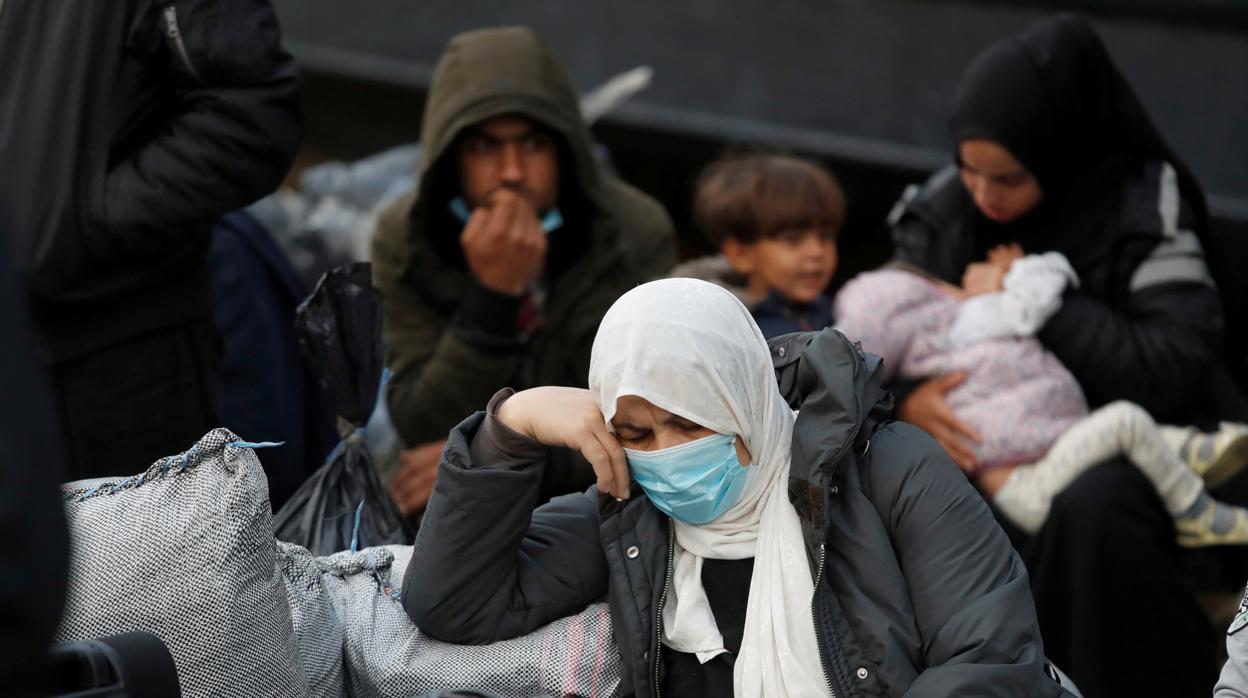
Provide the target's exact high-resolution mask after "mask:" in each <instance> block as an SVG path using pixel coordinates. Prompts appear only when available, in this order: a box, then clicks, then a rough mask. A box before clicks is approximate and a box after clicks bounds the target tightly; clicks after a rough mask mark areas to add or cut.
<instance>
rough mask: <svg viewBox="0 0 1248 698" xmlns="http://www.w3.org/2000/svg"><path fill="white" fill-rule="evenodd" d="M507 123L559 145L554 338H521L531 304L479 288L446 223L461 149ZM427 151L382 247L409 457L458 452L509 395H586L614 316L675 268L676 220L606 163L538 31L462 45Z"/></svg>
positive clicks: (387, 223)
mask: <svg viewBox="0 0 1248 698" xmlns="http://www.w3.org/2000/svg"><path fill="white" fill-rule="evenodd" d="M503 114H519V115H522V116H526V117H528V118H530V119H532V120H534V121H536V122H538V123H540V124H542V125H543V126H545V127H546V128H549V129H550V130H551V131H552V132H553V133H554V134H555V135H556V141H559V142H560V143H559V148H560V153H561V159H560V167H561V169H560V200H559V207H560V209H561V211H562V212H563V214H564V218H565V221H566V223H565V225H564V226H563V227H562V228H560V229H559V230H558V231H556V232H555V233H552V234H551V250H550V252H549V254H548V258H547V267H548V270H550V271H549V277H548V279H547V296H546V301H545V323H544V325H543V329H540V330H539V331H538V332H537V333H536V334H534V335H532V336H530V337H528V338H527V339H522V338H521V337H520V336H519V335H518V333H517V332H516V329H515V327H516V318H517V313H519V312H520V305H521V301H520V299H518V298H512V297H508V296H505V295H502V294H497V293H494V292H492V291H489V290H488V289H485V288H484V287H483V286H481V285H480V284H478V283H477V282H476V281H475V279H474V278H473V276H472V275H471V273H470V272H469V271H468V268H467V266H466V263H465V262H464V259H463V254H462V250H461V248H460V247H459V234H460V232H461V230H462V227H461V225H460V224H459V222H458V221H456V220H454V219H453V218H451V217H449V216H448V215H447V205H448V202H449V200H450V199H451V198H452V197H454V196H456V195H458V194H459V184H458V180H457V167H456V163H455V162H454V152H453V150H454V149H453V147H452V146H453V145H454V144H455V143H456V140H457V138H458V136H459V134H460V133H461V132H462V131H463V130H464V129H466V128H467V127H469V126H472V125H473V124H476V123H478V122H480V121H483V120H485V119H489V118H492V117H495V116H499V115H503ZM421 143H422V147H423V149H424V151H423V159H422V164H421V171H420V178H419V185H418V188H417V191H416V192H414V193H413V194H411V195H409V196H406V197H404V198H402V199H401V200H399V201H397V202H396V203H395V204H394V205H393V206H391V207H390V208H389V209H388V210H386V211H385V212H384V213H383V214H382V216H381V218H380V220H379V222H378V226H377V231H376V236H375V238H374V241H373V278H374V284H375V285H376V286H377V288H379V289H380V290H381V292H382V294H383V295H384V297H385V302H384V307H385V314H384V318H385V324H384V337H385V341H386V345H387V347H388V352H389V354H388V358H387V365H388V366H389V368H390V370H391V378H390V383H389V386H388V389H387V396H386V397H387V403H388V406H389V408H390V414H391V416H392V418H393V420H394V424H395V426H396V427H397V429H398V432H399V434H400V436H402V437H403V440H404V441H405V442H406V443H407V444H408V445H409V446H414V445H416V444H418V443H423V442H428V441H433V440H436V439H444V438H446V436H447V432H448V431H449V430H450V429H451V427H453V426H455V425H456V424H458V423H459V422H460V421H461V420H462V419H464V418H465V417H467V416H468V415H470V414H472V413H474V412H476V411H477V410H480V409H482V408H483V407H484V406H485V404H486V403H487V402H488V401H489V399H490V397H491V396H492V395H493V394H494V392H495V391H496V390H498V389H499V388H502V387H504V386H509V385H510V386H516V387H531V386H537V385H570V386H584V385H585V382H586V380H587V377H588V374H589V352H590V347H591V346H592V344H593V340H594V335H595V333H596V332H597V330H598V323H599V322H600V321H601V319H602V316H603V314H604V313H605V312H606V311H607V308H609V307H610V306H611V304H612V303H613V302H614V301H615V299H616V298H617V297H619V295H620V294H622V293H623V292H625V291H627V290H628V289H630V288H632V287H633V286H635V285H637V284H639V283H642V282H645V281H647V280H650V279H652V278H657V277H661V276H664V275H665V274H666V273H667V272H668V270H669V269H670V268H671V267H672V266H673V265H674V263H675V243H674V239H673V234H672V224H671V220H670V219H669V218H668V216H667V214H666V212H665V211H664V210H663V208H662V207H661V206H660V205H659V204H658V202H656V201H654V200H652V199H650V198H649V197H647V196H645V195H644V194H642V193H641V192H639V191H638V190H636V189H634V188H633V187H630V186H629V185H627V184H624V183H623V182H621V181H619V180H618V179H616V178H615V177H614V176H612V175H611V174H609V173H608V172H606V171H604V169H603V168H601V167H600V166H599V165H598V164H597V163H596V162H595V161H594V159H593V157H592V155H591V152H590V145H591V144H590V134H589V130H588V128H587V127H586V126H585V124H584V122H583V120H582V119H581V113H580V108H579V105H578V102H577V95H576V93H575V91H574V90H573V87H572V83H571V80H570V79H569V78H568V76H567V74H566V73H565V71H564V70H563V68H562V67H561V66H560V64H559V63H558V61H557V60H556V59H555V57H554V55H553V54H552V53H551V52H550V51H549V49H547V48H546V47H545V46H544V45H543V44H542V43H541V41H540V40H539V39H538V38H537V36H536V35H535V34H534V33H533V32H531V31H530V30H528V29H524V28H519V27H509V28H500V29H483V30H478V31H471V32H467V33H464V34H460V35H459V36H457V37H455V38H454V39H452V40H451V42H450V45H449V46H448V47H447V49H446V52H445V53H444V54H443V56H442V59H441V61H440V62H439V63H438V66H437V69H436V70H435V72H434V76H433V83H432V86H431V88H430V94H429V100H428V102H427V104H426V106H425V116H424V123H423V127H422V131H421ZM569 170H570V171H569ZM577 212H579V215H578V214H577ZM560 247H562V250H563V254H562V257H563V259H562V262H560V261H559V259H558V257H557V255H558V251H557V250H558V249H559V248H560ZM569 250H570V251H571V252H569Z"/></svg>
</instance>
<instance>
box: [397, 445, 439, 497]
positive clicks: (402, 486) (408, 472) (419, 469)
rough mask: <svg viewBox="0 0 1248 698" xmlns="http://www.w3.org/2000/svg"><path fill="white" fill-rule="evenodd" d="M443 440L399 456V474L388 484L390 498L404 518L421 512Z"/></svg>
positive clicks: (435, 474) (407, 450)
mask: <svg viewBox="0 0 1248 698" xmlns="http://www.w3.org/2000/svg"><path fill="white" fill-rule="evenodd" d="M444 446H446V440H445V439H443V440H442V441H431V442H429V443H427V444H420V445H419V446H417V447H415V448H408V449H404V450H403V451H400V452H399V474H398V475H396V476H395V478H394V481H393V482H391V483H390V496H391V497H393V498H394V502H395V503H396V504H398V505H399V511H401V512H403V515H404V516H411V515H412V514H415V513H417V512H419V511H421V510H423V509H424V508H425V505H426V504H428V503H429V497H430V495H432V494H433V483H434V482H435V481H437V477H438V463H439V462H441V460H442V448H443V447H444Z"/></svg>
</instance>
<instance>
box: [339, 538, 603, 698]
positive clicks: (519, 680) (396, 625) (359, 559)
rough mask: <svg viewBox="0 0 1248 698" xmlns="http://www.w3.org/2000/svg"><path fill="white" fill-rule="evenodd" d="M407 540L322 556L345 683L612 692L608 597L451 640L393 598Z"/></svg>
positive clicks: (590, 694) (400, 688)
mask: <svg viewBox="0 0 1248 698" xmlns="http://www.w3.org/2000/svg"><path fill="white" fill-rule="evenodd" d="M411 556H412V548H411V546H399V545H391V546H384V547H377V548H369V549H366V550H361V551H359V552H357V553H350V552H345V553H339V554H337V555H332V556H330V557H326V558H321V562H322V569H323V571H324V578H323V583H324V585H325V588H326V590H327V591H328V592H329V597H330V599H331V601H332V603H333V604H334V609H335V610H336V611H337V615H338V617H339V618H340V619H342V621H343V623H344V625H345V633H346V663H347V690H348V692H349V693H350V694H351V695H352V696H356V697H357V698H408V697H409V696H413V695H421V694H423V693H428V692H433V691H449V690H453V689H474V690H477V691H480V692H482V693H492V694H497V695H499V696H508V697H511V696H516V697H520V696H524V697H528V696H544V695H556V696H564V695H577V696H586V697H587V698H611V697H613V696H616V695H617V694H618V693H619V687H620V678H621V675H622V667H621V662H620V655H619V650H618V648H617V647H616V645H615V640H614V639H613V637H612V635H611V618H610V615H609V613H608V612H607V605H606V604H594V605H591V606H590V607H588V608H587V609H585V610H584V611H583V612H581V613H580V614H578V615H575V616H571V617H568V618H564V619H562V620H558V621H555V622H554V623H551V624H550V625H548V626H546V627H544V628H542V629H540V630H538V631H536V632H534V633H532V634H529V635H526V636H524V637H519V638H515V639H513V640H506V641H503V642H497V643H494V644H492V645H474V646H467V645H451V644H447V643H444V642H439V641H437V640H434V639H432V638H430V637H428V636H427V635H425V634H424V633H422V632H420V630H418V629H417V628H416V626H415V625H413V624H412V622H411V620H410V619H409V618H408V616H407V613H406V612H405V611H404V610H403V605H402V604H401V603H400V602H399V599H398V596H399V590H400V589H402V587H403V573H404V571H405V570H406V569H407V564H408V562H409V560H410V559H411Z"/></svg>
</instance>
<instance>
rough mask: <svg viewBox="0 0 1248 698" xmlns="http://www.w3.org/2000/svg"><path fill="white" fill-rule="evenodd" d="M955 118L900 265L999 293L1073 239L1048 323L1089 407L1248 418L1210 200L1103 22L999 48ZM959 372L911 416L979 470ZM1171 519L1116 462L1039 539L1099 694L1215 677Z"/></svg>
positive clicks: (1059, 622)
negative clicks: (1018, 255)
mask: <svg viewBox="0 0 1248 698" xmlns="http://www.w3.org/2000/svg"><path fill="white" fill-rule="evenodd" d="M952 129H953V136H954V138H955V139H956V141H957V143H958V150H957V163H958V166H957V168H956V169H955V168H948V169H945V170H942V171H941V172H938V173H937V174H936V175H935V176H933V177H932V179H931V180H929V181H928V183H927V184H926V185H924V187H923V188H922V189H920V190H918V192H917V193H912V194H911V195H910V196H909V197H908V198H907V199H905V200H903V202H902V204H901V205H899V208H898V213H897V215H896V217H895V219H894V227H893V235H894V239H895V242H896V245H897V258H898V259H899V260H901V261H904V262H909V263H911V264H914V265H916V266H918V267H920V268H922V269H924V270H926V271H928V272H930V273H932V274H934V275H936V276H939V277H941V278H943V279H944V280H946V281H949V282H952V283H959V282H960V283H961V284H962V285H963V286H965V287H966V288H967V290H968V291H972V292H977V291H984V292H991V291H997V290H1000V289H1001V287H1002V279H1003V277H1004V274H1005V272H1006V271H1007V270H1008V268H1009V265H1008V264H1006V265H995V264H992V263H990V262H989V260H988V259H987V258H988V257H989V256H999V253H998V252H996V251H997V250H999V249H1003V247H1002V246H1006V245H1010V244H1017V245H1019V246H1021V248H1022V249H1023V250H1024V251H1025V252H1027V253H1043V252H1048V251H1056V252H1060V253H1062V254H1063V255H1065V257H1066V258H1067V259H1068V260H1069V261H1070V263H1071V265H1072V266H1073V269H1074V271H1075V273H1076V275H1077V277H1078V285H1077V286H1076V287H1071V288H1069V289H1068V290H1067V292H1066V294H1065V296H1064V297H1063V299H1062V301H1061V306H1060V308H1059V309H1058V310H1057V311H1056V313H1055V314H1054V315H1053V316H1052V317H1051V318H1050V319H1049V320H1048V322H1047V323H1045V325H1044V326H1043V327H1042V328H1041V329H1040V331H1039V332H1038V334H1037V336H1038V338H1039V339H1040V341H1041V342H1042V343H1043V345H1044V346H1045V348H1047V349H1048V350H1049V351H1051V352H1052V353H1053V354H1054V355H1056V356H1057V357H1058V359H1060V360H1061V361H1062V363H1063V364H1065V365H1066V367H1067V368H1068V369H1070V371H1071V372H1072V373H1073V374H1074V376H1075V378H1076V379H1077V380H1078V381H1079V384H1080V386H1081V387H1082V388H1083V391H1084V393H1085V394H1086V396H1087V398H1088V402H1089V404H1090V406H1092V407H1094V408H1095V407H1099V406H1102V405H1105V404H1107V403H1110V402H1113V401H1117V400H1129V401H1132V402H1135V403H1137V404H1139V405H1141V406H1143V407H1144V408H1145V409H1147V410H1148V412H1149V413H1151V414H1152V416H1153V417H1154V418H1155V419H1157V420H1166V421H1170V422H1172V423H1179V424H1186V423H1191V422H1193V421H1197V422H1204V426H1211V424H1212V423H1216V421H1217V420H1218V419H1231V418H1235V419H1237V420H1243V419H1244V411H1243V409H1242V405H1243V398H1242V396H1241V395H1240V394H1239V392H1238V390H1237V389H1236V388H1235V385H1234V382H1233V381H1232V380H1230V378H1229V376H1228V372H1227V370H1226V368H1225V367H1224V365H1223V363H1222V355H1223V354H1222V352H1223V345H1224V335H1226V334H1227V330H1228V329H1229V330H1231V334H1232V335H1234V333H1235V331H1236V330H1237V328H1233V327H1232V328H1227V327H1226V325H1225V321H1224V316H1223V313H1222V304H1221V302H1220V299H1219V288H1218V285H1217V283H1216V279H1217V277H1218V274H1217V273H1215V272H1217V269H1216V264H1217V262H1218V261H1219V260H1218V257H1217V255H1216V252H1215V251H1213V250H1212V249H1211V245H1212V244H1213V241H1212V239H1211V236H1210V234H1209V221H1208V214H1207V211H1206V208H1205V200H1204V195H1203V194H1202V192H1201V189H1200V186H1199V184H1198V182H1197V181H1196V179H1195V177H1194V176H1193V175H1192V174H1191V172H1190V171H1189V170H1188V168H1187V167H1186V166H1185V165H1184V164H1183V162H1182V160H1181V159H1179V157H1178V156H1177V155H1176V154H1175V153H1174V152H1173V151H1172V150H1171V149H1170V147H1169V146H1168V145H1167V144H1166V143H1165V141H1164V140H1163V139H1162V138H1161V136H1160V134H1159V133H1158V132H1157V129H1156V128H1155V127H1154V125H1153V123H1152V121H1151V120H1150V119H1149V117H1148V114H1147V113H1146V112H1145V111H1144V109H1143V107H1142V106H1141V105H1140V103H1139V100H1138V99H1137V98H1136V96H1135V94H1134V92H1133V91H1132V90H1131V88H1130V86H1129V85H1128V84H1127V83H1126V81H1125V80H1124V78H1123V77H1122V75H1121V74H1120V73H1119V71H1118V69H1117V67H1116V66H1115V65H1114V64H1113V62H1112V61H1111V60H1110V58H1109V55H1108V53H1107V51H1106V50H1105V47H1104V45H1103V44H1102V43H1101V41H1100V39H1099V38H1098V37H1097V35H1096V34H1095V32H1094V31H1093V30H1092V29H1091V27H1090V26H1089V25H1088V24H1087V23H1086V22H1085V21H1083V20H1081V19H1078V18H1074V17H1069V16H1063V17H1058V18H1055V19H1051V20H1047V21H1043V22H1040V23H1038V24H1037V25H1035V26H1033V27H1032V28H1030V29H1029V30H1028V31H1027V32H1025V33H1024V34H1022V35H1020V36H1017V37H1013V38H1010V39H1007V40H1004V41H1001V42H999V43H997V44H994V45H993V46H992V47H990V48H989V49H987V50H986V51H985V52H984V53H982V54H981V55H980V56H979V57H978V58H977V59H976V60H975V61H974V63H972V65H971V66H970V67H969V68H968V69H967V72H966V74H965V75H964V76H963V80H962V84H961V87H960V88H959V92H958V95H957V99H956V107H955V112H954V116H953V120H952ZM1211 267H1214V269H1213V270H1212V271H1211ZM1240 354H1242V352H1240ZM1240 354H1235V355H1236V356H1238V355H1240ZM960 379H961V377H960V376H958V375H951V376H945V377H941V378H935V379H931V380H929V381H928V382H926V383H924V384H922V385H920V386H918V387H917V388H915V389H914V390H913V392H910V393H909V395H908V396H907V397H905V398H904V399H903V400H902V401H901V403H900V407H899V415H900V416H901V417H902V418H903V419H906V420H907V421H910V422H913V423H915V424H917V425H919V426H921V427H923V428H924V429H926V430H927V431H928V432H929V433H931V434H932V435H933V436H934V437H935V438H936V439H937V441H939V442H940V443H941V445H943V446H944V447H945V449H946V450H947V451H948V452H949V453H950V454H951V455H952V456H953V457H954V458H955V459H956V460H958V461H959V462H960V463H962V464H963V465H965V466H971V467H974V466H975V456H974V450H973V448H972V444H971V443H970V441H971V440H972V439H973V438H974V436H973V434H974V432H973V430H971V429H969V427H967V425H965V424H964V423H962V422H961V421H960V420H958V419H957V418H956V417H955V416H954V415H953V413H952V412H951V411H950V409H949V405H948V403H946V401H945V399H944V393H945V392H947V391H948V390H949V389H951V388H952V387H953V386H955V385H956V384H957V383H958V382H959V381H960ZM1172 526H1173V524H1172V522H1171V520H1170V518H1169V517H1167V516H1165V510H1164V509H1163V507H1162V503H1161V501H1160V500H1159V499H1158V498H1157V496H1156V495H1155V494H1154V493H1152V492H1150V491H1149V489H1148V485H1147V482H1146V481H1145V479H1144V478H1143V477H1142V476H1141V475H1140V474H1139V473H1138V472H1137V471H1135V470H1134V469H1132V468H1131V467H1129V465H1128V464H1126V463H1123V462H1121V461H1110V462H1108V463H1106V464H1103V465H1100V466H1098V467H1095V468H1093V469H1091V470H1090V471H1088V472H1087V473H1085V474H1084V475H1083V476H1081V477H1080V478H1078V479H1077V480H1075V481H1074V482H1073V483H1071V485H1070V486H1069V487H1068V488H1067V489H1066V490H1065V492H1064V493H1063V494H1061V495H1059V496H1058V497H1057V498H1056V499H1055V500H1054V502H1053V507H1052V510H1051V513H1050V516H1049V520H1048V522H1047V524H1046V525H1045V527H1044V528H1043V529H1041V531H1040V532H1039V534H1038V535H1037V537H1036V538H1035V539H1034V540H1033V541H1030V542H1028V543H1026V544H1023V549H1024V551H1025V558H1026V559H1027V562H1028V566H1029V569H1030V571H1031V574H1032V580H1033V585H1034V590H1035V594H1036V603H1037V608H1038V611H1039V614H1040V620H1041V627H1042V628H1043V629H1044V633H1045V639H1046V640H1047V642H1048V646H1049V649H1050V652H1051V653H1052V655H1053V657H1054V658H1055V659H1056V660H1057V662H1058V663H1059V664H1060V665H1062V666H1063V667H1066V668H1067V669H1068V670H1069V671H1070V672H1071V675H1072V676H1073V677H1074V678H1075V680H1077V681H1078V682H1079V684H1080V687H1081V688H1082V689H1083V690H1084V691H1085V692H1087V693H1088V694H1089V695H1097V696H1101V695H1124V696H1127V695H1132V696H1138V695H1174V696H1179V695H1183V696H1190V695H1199V694H1202V693H1203V694H1208V692H1209V689H1210V687H1211V686H1212V684H1213V676H1214V673H1213V672H1214V671H1215V670H1216V667H1214V666H1213V665H1212V662H1213V660H1212V658H1213V656H1214V654H1215V648H1214V641H1215V638H1214V636H1213V634H1212V632H1211V629H1210V625H1209V623H1208V621H1207V620H1206V619H1205V618H1204V616H1203V614H1202V612H1201V610H1200V608H1199V606H1198V605H1197V604H1196V602H1195V599H1194V598H1193V595H1192V593H1191V591H1190V590H1189V589H1188V587H1187V586H1186V584H1185V582H1184V580H1183V579H1182V578H1181V577H1180V575H1179V569H1178V565H1177V564H1176V558H1177V557H1178V551H1177V550H1176V548H1175V546H1174V542H1173V541H1174V535H1175V534H1174V531H1173V527H1172ZM1142 572H1143V573H1142ZM1142 609H1147V611H1146V612H1142Z"/></svg>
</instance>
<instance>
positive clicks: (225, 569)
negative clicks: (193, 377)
mask: <svg viewBox="0 0 1248 698" xmlns="http://www.w3.org/2000/svg"><path fill="white" fill-rule="evenodd" d="M256 445H257V444H248V443H246V442H243V441H240V440H239V439H238V437H236V436H235V435H234V434H232V433H230V432H229V431H228V430H225V429H216V430H214V431H212V432H209V433H208V434H207V435H205V436H204V437H203V438H202V439H200V440H199V442H198V443H197V444H195V446H194V447H192V448H191V449H190V450H188V451H186V452H185V453H182V454H179V455H176V456H169V457H167V458H162V459H161V460H159V461H157V462H156V463H154V464H153V465H152V466H151V467H149V468H148V469H147V470H146V471H144V472H143V473H140V474H138V475H134V476H131V477H128V478H124V479H121V478H119V479H116V480H111V481H109V480H103V481H101V480H99V479H97V480H93V481H91V482H90V483H87V484H86V485H84V484H82V483H69V484H67V485H64V486H63V487H62V492H63V496H64V505H65V516H66V519H67V521H68V523H69V530H70V538H71V541H72V545H71V555H70V566H69V596H68V599H67V601H66V605H65V615H64V617H63V618H62V621H61V627H60V630H59V631H58V633H57V639H58V640H85V639H90V638H96V637H101V636H106V635H116V634H120V633H125V632H130V631H135V630H145V631H148V632H151V633H153V634H155V635H156V636H157V637H159V638H160V639H161V640H162V641H164V643H165V645H167V646H168V648H169V651H170V653H171V654H172V655H173V660H174V663H175V665H176V666H177V669H178V680H179V682H180V683H181V685H182V690H183V694H184V695H186V696H189V697H194V696H242V695H246V696H290V697H291V698H294V697H296V696H299V697H302V696H305V695H307V689H306V686H305V684H304V679H303V669H302V666H301V664H300V661H299V655H298V649H297V647H296V644H295V635H294V627H293V625H292V623H291V617H290V609H289V606H288V604H287V601H286V591H285V589H284V585H283V581H282V579H281V577H280V575H279V574H278V570H277V567H276V555H275V552H276V544H275V542H274V540H273V529H272V519H271V516H270V513H269V496H268V485H267V483H266V481H265V477H264V471H263V469H262V468H261V467H260V462H259V460H257V458H256V455H255V454H254V453H253V452H252V447H254V446H256Z"/></svg>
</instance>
